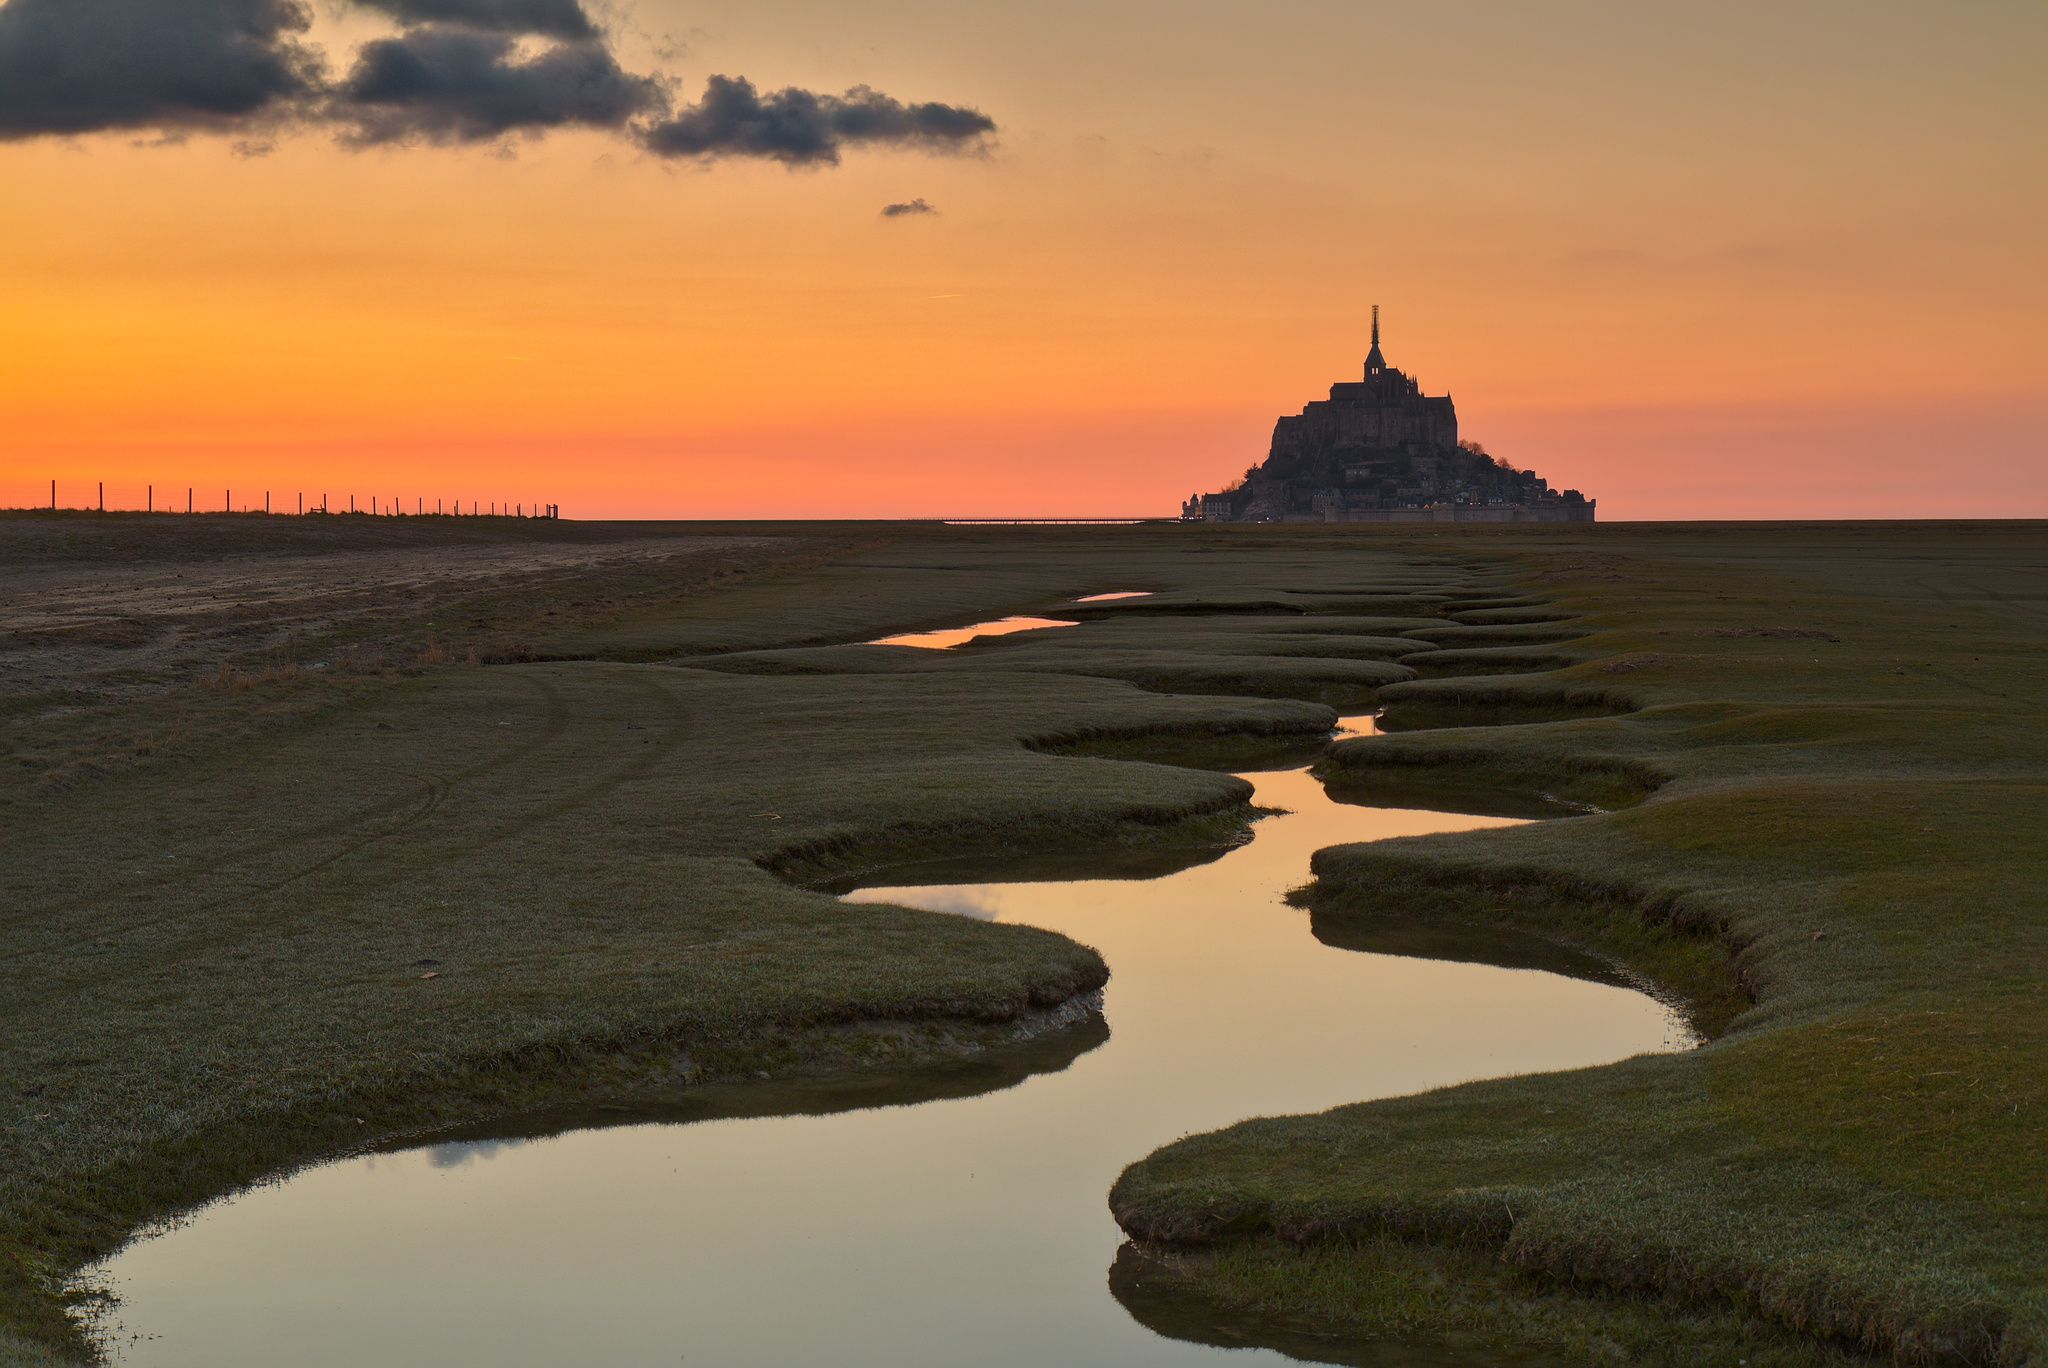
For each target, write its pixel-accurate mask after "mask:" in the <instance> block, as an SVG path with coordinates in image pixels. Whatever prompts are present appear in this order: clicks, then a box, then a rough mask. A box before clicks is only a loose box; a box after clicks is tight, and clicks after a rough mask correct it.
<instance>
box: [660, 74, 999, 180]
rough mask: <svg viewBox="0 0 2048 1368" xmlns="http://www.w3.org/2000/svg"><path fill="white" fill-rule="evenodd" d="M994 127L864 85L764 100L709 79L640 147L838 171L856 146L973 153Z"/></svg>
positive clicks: (730, 82) (727, 80) (725, 80)
mask: <svg viewBox="0 0 2048 1368" xmlns="http://www.w3.org/2000/svg"><path fill="white" fill-rule="evenodd" d="M995 127H996V125H995V120H993V119H991V118H989V117H988V115H986V114H984V113H982V112H981V111H980V110H978V109H967V108H964V107H962V106H959V105H946V104H932V103H927V104H904V103H903V102H902V101H901V100H897V99H893V98H891V97H890V96H887V95H884V94H882V93H881V92H880V91H876V90H870V89H869V88H868V87H866V86H855V87H854V88H853V89H852V90H849V91H847V92H846V93H845V94H844V95H820V94H817V93H816V92H814V91H809V90H797V89H793V88H792V89H789V90H778V91H775V92H774V93H773V94H770V95H767V96H763V95H762V94H761V93H760V92H759V91H757V90H755V89H754V84H753V82H751V81H746V80H741V79H738V78H736V77H731V76H713V77H712V78H711V79H710V81H709V82H707V83H706V85H705V87H704V98H703V99H702V100H700V101H699V102H697V103H696V104H693V105H689V106H687V107H686V108H684V109H681V110H678V111H677V112H676V114H675V115H674V116H673V117H672V118H668V119H664V120H662V121H661V122H659V123H657V124H655V125H654V126H653V127H651V128H649V129H648V130H647V132H646V137H645V142H646V144H647V147H648V149H649V150H650V151H653V152H655V153H658V154H659V155H661V156H664V157H696V158H699V159H702V160H707V161H709V160H713V159H716V158H720V157H767V158H771V159H773V160H775V161H779V162H783V163H784V164H786V165H789V166H836V165H838V164H839V156H840V152H841V151H842V150H843V149H844V148H845V147H847V146H849V145H856V144H866V143H881V144H886V145H889V146H894V147H903V148H914V149H917V150H920V151H926V152H971V151H977V150H979V149H980V148H981V147H982V146H983V145H984V143H985V141H986V139H987V137H988V135H989V134H991V133H993V132H994V131H995Z"/></svg>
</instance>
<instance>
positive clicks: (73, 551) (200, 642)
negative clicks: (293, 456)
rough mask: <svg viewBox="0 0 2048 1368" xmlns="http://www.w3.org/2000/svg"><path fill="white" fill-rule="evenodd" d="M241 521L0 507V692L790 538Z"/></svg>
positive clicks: (149, 677) (128, 686) (207, 660)
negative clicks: (113, 522) (70, 515)
mask: <svg viewBox="0 0 2048 1368" xmlns="http://www.w3.org/2000/svg"><path fill="white" fill-rule="evenodd" d="M280 521H283V520H280ZM336 521H339V520H336ZM564 526H565V528H568V527H573V525H564ZM214 530H216V531H218V530H220V529H214ZM242 530H243V529H234V528H228V529H226V532H227V533H228V536H227V537H225V538H223V537H220V536H215V537H208V538H197V537H193V536H190V535H187V536H179V535H177V534H178V533H180V532H183V531H185V529H177V528H173V529H169V530H168V531H164V530H162V529H159V528H154V527H152V528H147V529H143V530H142V531H141V534H140V535H139V536H138V537H137V538H136V539H135V540H134V541H131V542H128V543H121V542H119V541H112V542H110V541H108V540H107V539H106V538H105V537H103V536H93V537H80V536H70V537H60V536H53V535H51V533H50V529H49V526H48V525H44V526H42V527H36V526H34V525H32V524H27V523H24V522H21V521H15V520H0V695H14V696H16V697H21V696H23V695H28V696H35V695H51V694H65V695H70V696H72V697H74V698H76V697H80V696H90V697H99V698H106V697H109V696H116V695H120V694H123V693H131V692H134V691H136V690H138V689H147V688H149V687H152V686H160V685H162V684H165V683H172V682H176V681H178V680H180V679H184V678H189V677H190V676H191V675H192V674H193V673H195V672H200V671H206V670H212V669H217V668H219V663H220V662H221V661H222V660H223V659H229V658H236V657H243V656H246V655H248V654H249V653H251V652H263V651H280V652H282V651H285V650H287V649H288V648H297V647H306V648H313V649H317V648H318V647H319V645H320V643H321V642H322V641H323V640H326V639H329V638H331V637H333V636H334V635H335V634H336V633H337V632H340V631H342V630H344V629H347V628H349V627H351V626H359V625H362V624H364V623H366V622H368V621H371V620H373V619H375V618H376V617H378V616H380V615H391V614H394V613H398V614H402V615H403V616H404V617H405V618H406V619H408V620H410V621H412V622H415V623H417V622H419V621H421V620H422V619H423V615H426V616H427V617H431V615H432V613H433V611H434V610H435V609H436V608H438V607H442V606H449V607H452V606H454V605H455V603H456V602H457V601H458V600H460V599H462V598H464V597H465V596H467V595H471V594H475V593H477V592H479V591H486V590H488V591H491V592H493V593H498V594H502V593H504V592H506V591H508V590H511V591H516V590H518V589H520V588H522V587H538V586H540V585H542V584H545V583H550V582H557V581H562V580H567V579H574V578H577V577H580V576H585V575H590V574H593V573H596V572H600V571H609V570H615V569H618V568H621V567H631V566H635V565H643V566H649V567H652V566H655V565H657V564H660V563H668V564H673V565H674V566H675V567H676V568H677V570H678V572H679V573H684V572H687V571H688V570H690V569H691V568H692V567H693V566H696V565H700V564H702V563H705V562H709V561H713V560H727V559H731V558H733V557H735V556H739V557H747V556H749V555H752V554H760V553H770V552H773V551H774V550H775V549H777V547H778V546H781V545H787V544H789V543H790V539H787V538H776V537H747V536H689V535H649V536H641V537H631V536H627V537H608V538H602V539H594V538H587V537H584V536H582V535H580V532H581V530H580V529H578V530H577V531H574V532H568V533H566V535H570V536H576V537H577V538H578V539H576V540H563V541H556V540H546V539H542V538H543V535H544V534H543V533H539V532H532V531H531V529H519V530H520V531H524V532H529V533H530V535H528V536H525V537H523V538H522V539H520V540H517V541H510V542H507V541H502V540H500V541H489V540H478V541H470V542H457V543H455V544H421V543H422V541H423V540H424V538H423V536H422V535H419V534H418V533H415V535H412V536H409V537H408V538H407V539H408V540H411V541H413V542H414V544H412V545H402V544H400V545H394V544H389V540H390V536H391V534H390V533H389V532H388V531H387V530H386V529H382V528H377V527H374V526H371V527H365V528H360V529H357V528H344V529H341V530H339V531H338V532H337V533H335V534H332V535H328V536H323V537H320V538H318V539H317V540H316V539H312V538H302V539H300V540H299V541H296V542H284V541H281V540H280V537H279V535H278V533H279V530H280V529H278V528H276V527H274V526H273V527H267V528H255V529H248V533H249V534H248V535H246V536H243V537H240V538H236V537H234V536H233V534H234V533H236V532H238V531H242ZM283 530H284V531H286V532H289V531H290V530H292V529H283ZM323 530H324V529H323ZM431 530H433V529H423V530H422V531H431ZM409 531H412V530H410V529H409ZM350 533H359V534H360V535H355V536H351V535H350ZM380 534H381V535H380ZM365 540H371V541H382V542H383V543H384V544H370V545H364V544H361V543H362V542H363V541H365ZM245 548H246V549H245ZM302 663H305V664H317V663H318V662H316V661H305V662H302ZM53 701H54V700H53Z"/></svg>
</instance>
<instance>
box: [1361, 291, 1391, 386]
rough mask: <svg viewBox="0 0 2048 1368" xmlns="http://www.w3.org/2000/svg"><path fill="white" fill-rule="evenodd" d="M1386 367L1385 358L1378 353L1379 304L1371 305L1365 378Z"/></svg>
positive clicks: (1376, 373)
mask: <svg viewBox="0 0 2048 1368" xmlns="http://www.w3.org/2000/svg"><path fill="white" fill-rule="evenodd" d="M1386 368H1387V358H1386V357H1384V356H1381V355H1380V306H1379V305H1377V304H1375V305H1373V306H1372V350H1371V351H1369V352H1367V353H1366V354H1365V374H1366V378H1367V379H1371V378H1372V377H1373V376H1375V375H1378V374H1379V373H1380V372H1381V371H1383V370H1385V369H1386Z"/></svg>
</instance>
